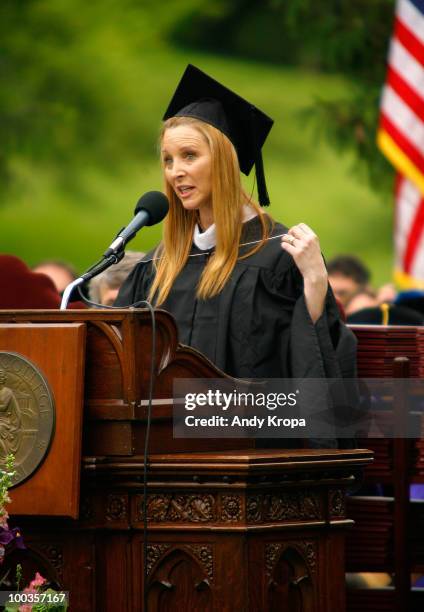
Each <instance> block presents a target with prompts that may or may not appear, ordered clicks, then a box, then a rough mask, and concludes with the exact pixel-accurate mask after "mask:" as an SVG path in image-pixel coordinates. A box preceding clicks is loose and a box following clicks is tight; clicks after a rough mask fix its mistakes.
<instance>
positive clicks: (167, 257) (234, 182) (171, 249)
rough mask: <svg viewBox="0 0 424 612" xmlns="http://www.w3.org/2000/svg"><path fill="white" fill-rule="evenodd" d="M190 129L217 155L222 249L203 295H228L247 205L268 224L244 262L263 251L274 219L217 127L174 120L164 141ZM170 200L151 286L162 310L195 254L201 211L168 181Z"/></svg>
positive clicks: (216, 213) (215, 199)
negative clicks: (251, 191) (246, 182)
mask: <svg viewBox="0 0 424 612" xmlns="http://www.w3.org/2000/svg"><path fill="white" fill-rule="evenodd" d="M181 125H187V126H190V127H192V128H194V129H196V130H197V131H198V132H200V134H201V135H202V136H203V137H204V138H205V140H206V142H207V143H208V145H209V148H210V152H211V160H212V161H211V163H212V168H211V177H212V178H211V180H212V212H213V217H214V222H215V226H216V248H215V252H214V254H213V256H212V257H211V258H210V259H209V261H208V262H207V264H206V266H205V268H204V270H203V272H202V276H201V278H200V281H199V285H198V287H197V297H198V298H201V299H204V300H206V299H208V298H210V297H212V296H214V295H217V294H218V293H220V291H222V289H223V288H224V286H225V284H226V282H227V281H228V279H229V277H230V275H231V272H232V271H233V269H234V266H235V265H236V262H237V259H238V251H239V243H240V237H241V232H242V219H243V205H244V204H249V206H250V207H251V208H252V209H254V210H255V211H256V212H257V214H258V216H259V220H260V222H261V225H262V239H261V240H260V242H259V243H258V244H257V245H256V246H255V247H254V248H253V249H252V250H250V251H249V252H248V253H246V254H245V255H243V256H242V257H240V259H243V258H245V257H248V256H249V255H252V254H253V253H255V252H256V251H258V250H259V249H260V248H261V247H262V246H263V245H264V243H265V241H266V239H267V238H268V236H269V222H268V219H269V218H268V217H266V218H264V217H265V215H263V214H262V210H261V208H260V206H259V204H257V203H256V202H253V201H252V200H251V199H250V198H249V196H248V195H247V194H246V192H245V191H244V190H243V187H242V184H241V180H240V168H239V163H238V159H237V153H236V151H235V149H234V147H233V145H232V143H231V142H230V140H229V139H228V138H227V137H226V136H225V135H224V134H223V133H222V132H220V131H219V130H217V129H216V128H215V127H213V126H212V125H209V124H208V123H204V122H203V121H200V120H198V119H195V118H193V117H171V118H170V119H168V120H167V121H166V122H165V123H164V125H163V128H162V131H161V135H160V140H161V141H162V139H163V136H164V134H165V132H166V130H168V129H172V128H175V127H178V126H181ZM165 190H166V195H167V196H168V199H169V213H168V215H167V218H166V219H165V221H164V230H163V240H162V242H161V244H160V245H159V246H158V248H157V249H156V252H155V259H154V262H153V263H154V266H155V269H156V275H155V279H154V281H153V284H152V286H151V288H150V292H149V298H148V299H149V300H150V301H153V299H154V298H155V302H156V306H160V305H161V304H163V302H164V301H165V300H166V298H167V297H168V295H169V292H170V291H171V288H172V285H173V283H174V281H175V279H176V277H177V276H178V274H179V273H180V272H181V270H182V269H183V267H184V265H185V263H186V261H187V258H188V256H189V254H190V250H191V246H192V239H193V231H194V226H195V224H196V221H197V219H198V217H197V211H196V210H186V209H185V208H184V207H183V205H182V204H181V202H180V200H179V199H178V197H177V195H176V193H175V191H174V190H173V189H172V187H171V185H170V184H169V183H168V182H167V181H165Z"/></svg>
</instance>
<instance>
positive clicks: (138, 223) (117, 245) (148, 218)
mask: <svg viewBox="0 0 424 612" xmlns="http://www.w3.org/2000/svg"><path fill="white" fill-rule="evenodd" d="M168 210H169V202H168V198H167V197H166V195H165V194H164V193H162V192H161V191H148V192H147V193H145V194H143V195H142V196H141V198H140V199H139V201H138V202H137V205H136V207H135V210H134V218H133V219H132V221H131V222H130V223H129V224H128V225H127V227H125V228H124V229H122V230H121V231H120V232H119V234H118V235H117V237H116V238H115V240H114V241H113V242H112V244H111V245H110V247H109V248H108V249H107V250H106V251H105V252H104V253H103V257H109V256H110V255H115V254H116V253H119V252H120V251H122V249H123V248H124V247H125V245H126V244H127V243H128V242H129V241H130V240H132V239H133V238H134V236H135V235H136V234H137V232H138V230H140V229H141V228H142V227H144V226H145V225H147V226H150V225H156V223H160V222H161V221H162V219H164V217H165V216H166V215H167V213H168Z"/></svg>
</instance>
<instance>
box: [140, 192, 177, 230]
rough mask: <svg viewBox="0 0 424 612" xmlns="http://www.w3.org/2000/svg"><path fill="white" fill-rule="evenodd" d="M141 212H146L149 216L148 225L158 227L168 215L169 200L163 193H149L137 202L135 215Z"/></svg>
mask: <svg viewBox="0 0 424 612" xmlns="http://www.w3.org/2000/svg"><path fill="white" fill-rule="evenodd" d="M141 210H145V211H146V212H147V213H148V214H149V222H148V223H146V225H156V223H160V222H161V221H162V219H164V218H165V217H166V215H167V214H168V210H169V202H168V198H167V197H166V195H165V194H164V193H162V192H161V191H148V192H147V193H145V194H143V195H142V196H141V198H140V199H139V201H138V202H137V205H136V207H135V210H134V215H136V214H137V213H139V212H140V211H141Z"/></svg>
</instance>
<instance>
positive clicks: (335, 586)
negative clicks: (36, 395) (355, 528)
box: [0, 310, 372, 612]
mask: <svg viewBox="0 0 424 612" xmlns="http://www.w3.org/2000/svg"><path fill="white" fill-rule="evenodd" d="M156 328H157V330H156V331H157V335H156V362H155V370H156V376H155V384H154V406H153V421H152V430H151V438H150V449H149V450H150V454H149V476H148V483H149V484H148V491H149V493H148V498H147V519H148V524H149V529H148V545H147V552H148V562H147V574H148V584H147V590H148V601H149V605H148V609H149V612H171V611H176V610H178V611H180V612H185V611H186V610H193V611H199V612H209V611H210V612H212V611H214V612H224V611H228V612H230V611H231V612H233V611H234V612H235V611H236V612H253V611H255V612H266V611H270V612H273V611H277V610H279V611H280V610H281V611H282V610H284V611H285V610H287V611H289V612H343V611H344V609H345V595H344V533H345V530H346V527H348V526H349V525H350V524H351V523H352V521H351V520H349V518H348V517H347V516H346V508H345V496H346V491H347V490H348V489H349V487H351V486H352V484H353V482H354V480H355V475H357V474H358V472H360V471H361V469H362V468H363V467H364V466H365V465H367V464H368V463H369V462H370V461H371V458H372V453H371V452H369V451H366V450H346V451H336V450H328V451H327V450H319V451H318V450H307V449H303V450H290V451H288V450H286V451H285V450H281V449H279V450H278V449H275V450H266V451H264V450H259V449H255V447H254V446H255V444H254V440H246V439H244V440H243V439H237V440H230V439H226V440H213V439H207V440H196V439H187V440H185V439H174V438H173V437H172V385H173V380H174V378H220V377H224V376H225V375H224V374H223V373H222V372H220V371H219V370H217V369H216V368H215V367H214V366H213V365H212V364H211V363H210V362H209V361H208V360H207V359H206V358H205V357H203V356H202V355H201V354H199V353H198V352H197V351H195V350H193V349H191V348H189V347H184V346H181V345H179V344H178V338H177V331H176V326H175V323H174V321H173V319H172V317H171V316H170V315H168V314H167V313H165V312H161V311H158V312H156ZM55 330H56V331H55ZM57 330H59V331H57ZM70 330H71V331H70ZM49 334H50V335H49ZM27 336H28V337H30V338H31V340H30V341H27V340H25V338H26V337H27ZM47 337H48V338H49V339H48V340H47ZM60 338H61V339H62V340H60V342H59V339H60ZM63 338H66V339H65V340H63ZM151 341H152V327H151V322H150V315H149V312H148V311H141V310H114V311H110V310H97V311H89V310H85V311H72V312H69V311H67V312H60V311H44V312H43V311H14V312H11V311H0V369H1V355H2V352H3V354H5V353H8V352H10V353H14V354H19V355H21V356H23V357H24V358H25V359H26V360H28V361H29V362H31V363H33V364H34V365H35V366H36V367H37V368H39V369H40V371H42V372H43V374H44V376H45V378H46V379H47V383H48V384H49V385H50V388H51V390H52V395H53V399H54V402H55V410H56V424H55V430H54V432H53V434H52V441H51V445H50V447H49V449H48V452H47V453H46V457H45V458H44V460H43V461H42V462H41V463H40V465H39V466H38V467H37V469H36V470H35V471H34V474H30V475H29V476H27V478H26V480H23V481H22V483H21V484H18V485H17V487H16V488H15V489H12V491H11V497H12V500H13V503H12V504H11V505H10V513H11V515H12V517H13V521H11V522H13V523H14V524H19V526H20V527H21V529H22V531H23V534H24V538H25V542H26V544H27V547H28V548H27V551H25V552H24V553H22V554H21V553H19V555H20V556H19V559H20V561H21V562H23V565H24V572H25V576H26V577H28V578H31V577H32V575H33V573H34V571H35V570H37V571H40V572H41V573H42V574H43V575H44V576H46V577H47V578H49V579H50V580H51V581H52V582H53V583H54V584H56V585H57V587H60V588H62V589H64V590H68V591H69V592H70V603H71V607H70V609H71V610H75V611H77V612H85V611H94V610H98V611H99V612H104V611H111V612H112V611H119V612H121V611H127V612H135V611H142V610H143V597H142V593H143V573H144V572H143V554H142V551H143V520H144V516H143V487H142V480H143V456H142V454H143V452H144V432H145V426H146V415H147V403H148V388H149V372H150V358H151ZM46 364H50V365H49V366H48V365H46ZM54 365H56V367H54ZM82 390H83V391H84V392H83V393H82ZM27 429H28V431H29V428H27ZM31 431H32V430H31ZM58 436H59V437H58ZM81 449H82V451H81ZM53 452H55V453H56V454H55V455H53V458H52V456H51V453H53ZM65 454H66V460H64V457H63V456H64V455H65ZM34 481H35V484H36V486H35V485H34ZM52 482H54V483H55V484H54V485H52ZM14 491H15V492H16V496H15V493H14ZM15 497H16V501H14V500H15ZM17 558H18V553H12V554H11V555H10V556H9V557H8V561H7V562H8V563H9V564H13V563H14V562H15V561H16V559H17Z"/></svg>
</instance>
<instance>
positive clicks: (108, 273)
mask: <svg viewBox="0 0 424 612" xmlns="http://www.w3.org/2000/svg"><path fill="white" fill-rule="evenodd" d="M144 255H145V254H144V253H142V252H139V251H127V252H126V253H125V256H124V258H123V259H122V260H121V261H120V262H119V263H117V264H116V265H114V266H111V267H110V268H109V269H108V270H105V271H104V272H102V273H101V274H99V275H98V276H96V277H94V278H93V279H91V281H90V283H89V287H88V295H89V297H90V300H92V301H93V302H96V303H97V304H103V305H105V306H112V304H113V303H114V301H115V299H116V297H117V295H118V293H119V289H120V287H121V285H122V283H123V282H124V280H125V279H126V278H127V276H128V274H129V273H130V272H131V271H132V269H133V268H134V266H135V265H136V263H138V262H139V261H140V259H142V258H143V257H144Z"/></svg>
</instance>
